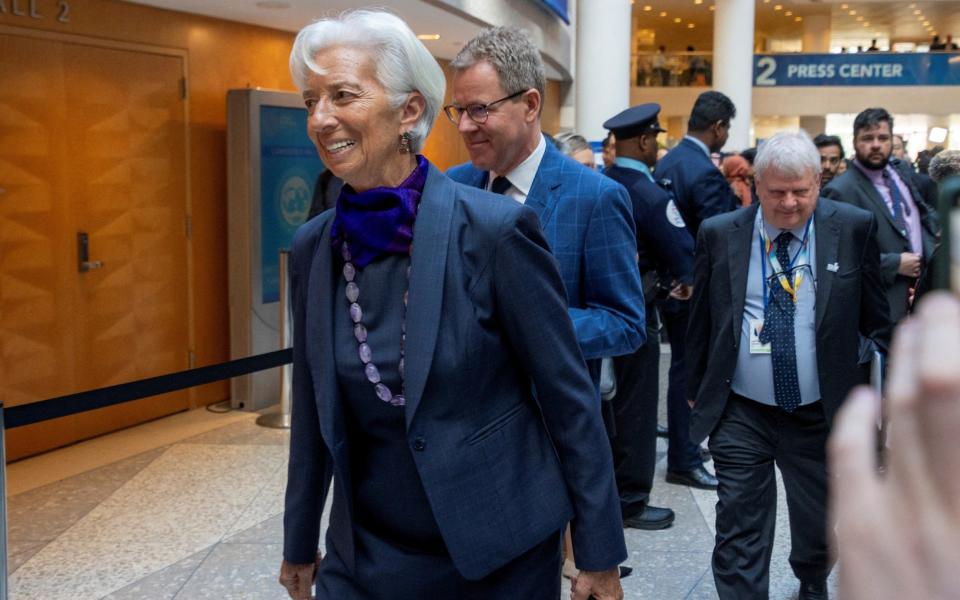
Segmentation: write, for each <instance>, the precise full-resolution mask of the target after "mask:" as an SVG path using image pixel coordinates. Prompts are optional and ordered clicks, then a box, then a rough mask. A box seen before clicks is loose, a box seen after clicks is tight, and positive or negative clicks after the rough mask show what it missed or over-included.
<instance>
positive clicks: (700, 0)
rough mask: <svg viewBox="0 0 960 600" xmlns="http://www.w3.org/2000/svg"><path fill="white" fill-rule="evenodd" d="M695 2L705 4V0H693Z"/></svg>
mask: <svg viewBox="0 0 960 600" xmlns="http://www.w3.org/2000/svg"><path fill="white" fill-rule="evenodd" d="M693 3H694V4H703V0H693Z"/></svg>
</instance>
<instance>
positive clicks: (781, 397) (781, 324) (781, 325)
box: [760, 231, 800, 412]
mask: <svg viewBox="0 0 960 600" xmlns="http://www.w3.org/2000/svg"><path fill="white" fill-rule="evenodd" d="M792 239H793V234H792V233H790V232H789V231H784V232H783V233H781V234H780V235H779V236H777V239H776V243H777V260H778V261H779V262H780V268H781V269H787V268H788V265H789V264H790V250H789V248H790V241H791V240H792ZM762 258H763V260H767V257H766V256H764V257H762ZM784 276H786V277H789V278H792V277H793V273H790V272H787V273H785V274H784ZM765 285H769V286H770V298H769V301H768V302H767V309H766V311H765V313H764V315H763V329H762V330H761V331H760V342H761V343H764V344H766V343H770V345H771V348H770V360H771V363H772V364H773V396H774V399H775V400H776V401H777V405H778V406H780V407H781V408H783V410H785V411H787V412H793V411H795V410H796V409H797V407H798V406H800V381H799V378H798V377H797V346H796V340H795V339H794V334H795V332H794V329H793V317H794V314H795V313H796V311H797V305H796V304H794V302H793V298H791V297H790V294H789V293H788V292H787V290H785V289H783V286H782V285H780V280H779V278H778V277H774V278H773V279H772V280H771V281H770V282H769V283H766V284H765ZM796 292H797V290H794V293H796Z"/></svg>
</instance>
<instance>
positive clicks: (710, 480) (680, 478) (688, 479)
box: [667, 465, 718, 490]
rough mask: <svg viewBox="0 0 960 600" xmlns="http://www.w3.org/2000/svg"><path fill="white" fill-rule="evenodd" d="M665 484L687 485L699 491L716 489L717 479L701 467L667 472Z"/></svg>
mask: <svg viewBox="0 0 960 600" xmlns="http://www.w3.org/2000/svg"><path fill="white" fill-rule="evenodd" d="M667 483H676V484H678V485H688V486H690V487H694V488H699V489H701V490H715V489H717V485H718V483H717V478H716V477H714V476H713V475H711V474H710V472H709V471H707V470H706V469H705V468H703V465H700V466H698V467H696V468H693V469H690V470H689V471H667Z"/></svg>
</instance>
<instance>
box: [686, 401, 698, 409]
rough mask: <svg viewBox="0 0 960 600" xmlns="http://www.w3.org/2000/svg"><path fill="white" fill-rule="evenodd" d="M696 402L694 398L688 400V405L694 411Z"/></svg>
mask: <svg viewBox="0 0 960 600" xmlns="http://www.w3.org/2000/svg"><path fill="white" fill-rule="evenodd" d="M694 404H696V401H695V400H694V399H693V398H687V405H688V406H689V407H690V408H691V409H692V408H693V405H694Z"/></svg>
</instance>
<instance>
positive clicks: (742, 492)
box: [710, 394, 832, 600]
mask: <svg viewBox="0 0 960 600" xmlns="http://www.w3.org/2000/svg"><path fill="white" fill-rule="evenodd" d="M828 429H829V428H828V426H827V421H826V419H825V418H824V414H823V405H822V403H820V402H814V403H813V404H808V405H804V406H801V407H800V408H798V409H797V410H796V411H794V412H793V413H788V412H786V411H784V410H783V409H782V408H780V407H778V406H770V405H766V404H761V403H759V402H754V401H752V400H748V399H746V398H743V397H742V396H739V395H737V394H731V395H730V399H729V400H728V401H727V406H726V408H725V410H724V412H723V416H722V417H721V418H720V422H719V423H718V424H717V426H716V428H715V429H714V430H713V433H712V434H711V435H710V452H711V453H712V454H713V464H714V466H715V467H716V471H717V480H718V481H719V482H720V487H719V489H718V490H717V494H718V501H717V538H716V546H715V547H714V550H713V577H714V581H715V582H716V585H717V592H718V593H719V595H720V598H721V600H761V599H762V600H766V598H767V597H768V591H769V573H770V556H771V553H772V551H773V534H774V525H775V523H776V512H777V482H776V474H775V471H774V464H776V466H778V467H780V471H781V473H782V474H783V483H784V487H785V488H786V492H787V509H788V511H789V514H790V535H791V538H792V540H791V543H792V546H791V549H790V566H791V567H792V568H793V572H794V574H795V575H796V576H797V578H798V579H800V580H809V581H819V580H822V579H825V578H826V577H827V575H828V574H829V573H830V569H831V567H832V561H831V559H830V555H829V551H828V545H827V466H826V444H827V436H828V433H829V431H828Z"/></svg>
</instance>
